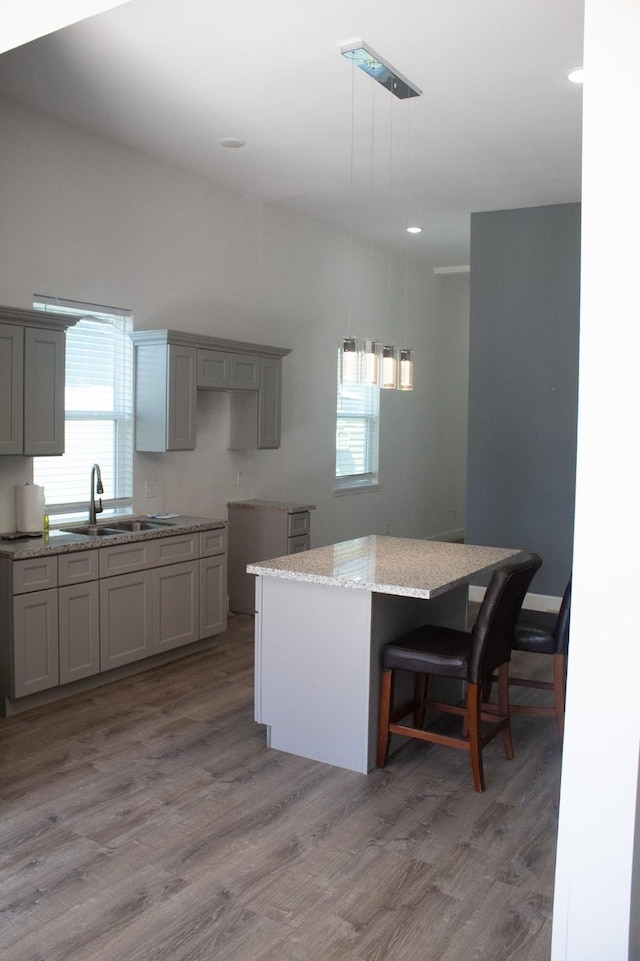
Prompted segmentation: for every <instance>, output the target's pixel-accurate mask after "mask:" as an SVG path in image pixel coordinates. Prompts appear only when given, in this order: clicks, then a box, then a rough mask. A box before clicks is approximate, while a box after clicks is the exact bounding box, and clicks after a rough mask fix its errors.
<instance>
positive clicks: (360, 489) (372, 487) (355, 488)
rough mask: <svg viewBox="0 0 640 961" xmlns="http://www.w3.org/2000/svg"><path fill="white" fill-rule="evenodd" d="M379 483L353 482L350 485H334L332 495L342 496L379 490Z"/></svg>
mask: <svg viewBox="0 0 640 961" xmlns="http://www.w3.org/2000/svg"><path fill="white" fill-rule="evenodd" d="M380 489H381V487H380V484H378V483H373V484H353V485H352V486H350V487H334V490H333V494H334V497H342V495H343V494H365V493H367V492H368V491H379V490H380Z"/></svg>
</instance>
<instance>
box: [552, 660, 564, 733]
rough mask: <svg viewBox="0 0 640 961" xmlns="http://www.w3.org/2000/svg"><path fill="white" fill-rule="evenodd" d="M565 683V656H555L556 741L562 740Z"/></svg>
mask: <svg viewBox="0 0 640 961" xmlns="http://www.w3.org/2000/svg"><path fill="white" fill-rule="evenodd" d="M566 683H567V656H566V654H556V655H554V658H553V701H554V706H555V711H556V727H557V729H558V740H559V741H560V743H561V744H562V742H563V740H564V694H565V687H566Z"/></svg>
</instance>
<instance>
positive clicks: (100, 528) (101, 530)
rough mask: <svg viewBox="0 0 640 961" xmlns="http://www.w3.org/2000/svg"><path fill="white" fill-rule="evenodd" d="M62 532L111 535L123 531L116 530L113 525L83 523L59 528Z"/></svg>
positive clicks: (90, 535)
mask: <svg viewBox="0 0 640 961" xmlns="http://www.w3.org/2000/svg"><path fill="white" fill-rule="evenodd" d="M60 529H61V530H62V532H63V533H64V534H87V535H88V536H89V537H113V536H114V535H115V534H122V533H124V532H123V531H121V530H116V528H115V527H107V526H106V525H105V524H85V525H84V526H82V525H78V526H77V527H62V528H60Z"/></svg>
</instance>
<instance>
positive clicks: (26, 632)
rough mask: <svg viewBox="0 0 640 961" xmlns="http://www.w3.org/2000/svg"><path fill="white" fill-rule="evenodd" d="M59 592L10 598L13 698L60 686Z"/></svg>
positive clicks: (51, 591)
mask: <svg viewBox="0 0 640 961" xmlns="http://www.w3.org/2000/svg"><path fill="white" fill-rule="evenodd" d="M59 678H60V673H59V668H58V591H57V590H56V589H55V588H54V589H52V590H47V591H34V592H33V593H31V594H18V595H17V596H16V597H14V598H13V684H12V696H13V697H25V695H27V694H35V693H36V692H37V691H45V690H46V689H47V688H49V687H55V686H56V685H57V684H59V683H60V681H59Z"/></svg>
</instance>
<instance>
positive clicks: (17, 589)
mask: <svg viewBox="0 0 640 961" xmlns="http://www.w3.org/2000/svg"><path fill="white" fill-rule="evenodd" d="M57 586H58V558H57V557H56V556H55V555H53V556H52V555H49V556H48V557H30V558H29V559H28V560H24V561H14V564H13V593H14V594H27V593H28V592H30V591H43V590H46V589H47V588H49V587H57Z"/></svg>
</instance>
